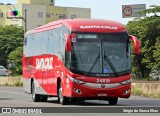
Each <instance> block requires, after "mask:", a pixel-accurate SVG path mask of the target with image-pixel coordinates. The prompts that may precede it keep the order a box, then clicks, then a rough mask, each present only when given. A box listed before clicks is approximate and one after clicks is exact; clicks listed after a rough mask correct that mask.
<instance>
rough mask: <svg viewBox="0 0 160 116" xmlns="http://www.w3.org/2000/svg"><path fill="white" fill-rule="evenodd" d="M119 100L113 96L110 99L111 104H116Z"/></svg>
mask: <svg viewBox="0 0 160 116" xmlns="http://www.w3.org/2000/svg"><path fill="white" fill-rule="evenodd" d="M117 102H118V98H111V99H109V100H108V103H109V105H116V104H117Z"/></svg>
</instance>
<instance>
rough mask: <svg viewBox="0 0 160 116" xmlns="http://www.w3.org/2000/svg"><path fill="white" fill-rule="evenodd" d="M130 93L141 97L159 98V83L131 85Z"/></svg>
mask: <svg viewBox="0 0 160 116" xmlns="http://www.w3.org/2000/svg"><path fill="white" fill-rule="evenodd" d="M132 93H134V94H137V95H141V96H147V97H155V98H160V81H157V82H152V83H149V82H148V83H132Z"/></svg>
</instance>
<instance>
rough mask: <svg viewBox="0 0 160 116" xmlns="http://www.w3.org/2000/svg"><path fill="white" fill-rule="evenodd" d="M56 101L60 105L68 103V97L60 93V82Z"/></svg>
mask: <svg viewBox="0 0 160 116" xmlns="http://www.w3.org/2000/svg"><path fill="white" fill-rule="evenodd" d="M58 101H59V103H60V104H62V105H67V104H68V103H69V99H68V98H67V97H65V96H63V95H62V85H61V83H60V84H59V87H58Z"/></svg>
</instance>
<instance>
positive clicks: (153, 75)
mask: <svg viewBox="0 0 160 116" xmlns="http://www.w3.org/2000/svg"><path fill="white" fill-rule="evenodd" d="M149 76H150V77H151V78H152V79H157V80H160V70H153V71H151V73H150V74H149Z"/></svg>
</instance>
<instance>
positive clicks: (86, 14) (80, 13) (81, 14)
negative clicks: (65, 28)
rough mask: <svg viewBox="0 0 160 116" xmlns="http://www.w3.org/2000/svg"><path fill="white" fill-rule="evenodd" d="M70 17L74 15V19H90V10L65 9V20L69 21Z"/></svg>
mask: <svg viewBox="0 0 160 116" xmlns="http://www.w3.org/2000/svg"><path fill="white" fill-rule="evenodd" d="M72 15H76V18H91V9H90V8H74V7H67V8H66V18H67V19H71V18H72V17H71V16H72Z"/></svg>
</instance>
